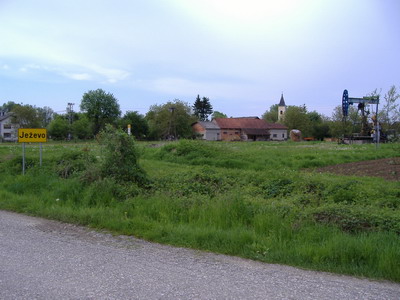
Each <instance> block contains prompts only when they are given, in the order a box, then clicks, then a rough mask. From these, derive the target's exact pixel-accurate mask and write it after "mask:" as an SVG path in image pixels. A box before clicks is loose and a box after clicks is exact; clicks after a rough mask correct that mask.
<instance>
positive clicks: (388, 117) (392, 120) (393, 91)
mask: <svg viewBox="0 0 400 300" xmlns="http://www.w3.org/2000/svg"><path fill="white" fill-rule="evenodd" d="M383 99H384V103H383V108H382V109H381V112H380V114H379V121H380V123H381V126H382V129H383V130H384V131H385V132H388V131H396V129H398V128H397V126H396V125H398V124H397V123H398V122H400V108H399V106H400V103H399V102H400V94H399V93H398V91H397V88H396V86H395V85H392V86H391V87H390V89H389V91H388V92H387V93H386V94H385V95H384V96H383Z"/></svg>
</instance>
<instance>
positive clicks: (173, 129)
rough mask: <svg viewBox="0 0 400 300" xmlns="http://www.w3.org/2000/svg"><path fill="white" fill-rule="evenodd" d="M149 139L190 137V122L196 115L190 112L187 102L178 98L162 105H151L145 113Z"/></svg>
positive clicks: (192, 121)
mask: <svg viewBox="0 0 400 300" xmlns="http://www.w3.org/2000/svg"><path fill="white" fill-rule="evenodd" d="M146 120H147V121H148V123H149V138H150V139H176V138H190V137H191V136H192V127H191V124H192V123H194V122H196V117H194V116H193V115H192V114H191V107H190V105H189V104H188V103H185V102H182V101H180V100H178V99H175V100H174V101H170V102H167V103H166V104H163V105H152V106H151V107H150V110H149V111H148V112H147V114H146Z"/></svg>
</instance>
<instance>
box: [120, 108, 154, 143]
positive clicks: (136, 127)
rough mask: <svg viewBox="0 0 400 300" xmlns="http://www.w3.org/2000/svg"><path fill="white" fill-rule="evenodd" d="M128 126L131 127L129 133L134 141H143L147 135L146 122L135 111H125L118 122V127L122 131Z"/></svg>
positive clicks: (147, 126) (147, 127)
mask: <svg viewBox="0 0 400 300" xmlns="http://www.w3.org/2000/svg"><path fill="white" fill-rule="evenodd" d="M128 124H130V125H131V133H132V135H134V136H135V138H136V139H143V138H145V137H146V136H147V135H148V133H149V125H148V123H147V120H146V119H145V117H144V116H143V115H141V114H139V113H138V112H137V111H127V112H126V113H125V115H124V116H123V117H122V119H121V120H120V121H119V125H120V127H121V128H122V129H126V128H127V127H128Z"/></svg>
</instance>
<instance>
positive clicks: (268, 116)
mask: <svg viewBox="0 0 400 300" xmlns="http://www.w3.org/2000/svg"><path fill="white" fill-rule="evenodd" d="M261 118H262V119H263V120H265V122H268V123H276V122H278V104H274V105H271V107H270V108H269V110H267V111H265V113H264V114H263V115H262V116H261Z"/></svg>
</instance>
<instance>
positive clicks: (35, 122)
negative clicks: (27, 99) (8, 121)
mask: <svg viewBox="0 0 400 300" xmlns="http://www.w3.org/2000/svg"><path fill="white" fill-rule="evenodd" d="M11 112H12V114H13V115H12V123H14V124H18V126H19V127H21V128H38V127H42V120H41V117H40V115H39V113H38V110H37V109H36V107H34V106H32V105H29V104H26V105H22V104H16V105H14V106H13V107H12V110H11Z"/></svg>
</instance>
